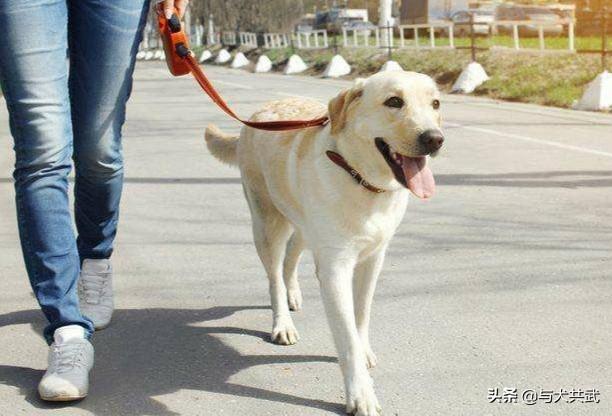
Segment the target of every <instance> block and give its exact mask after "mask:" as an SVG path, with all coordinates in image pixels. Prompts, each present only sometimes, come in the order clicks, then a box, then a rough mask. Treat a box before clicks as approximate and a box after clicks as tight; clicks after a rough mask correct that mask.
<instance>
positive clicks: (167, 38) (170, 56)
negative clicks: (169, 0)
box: [156, 3, 329, 131]
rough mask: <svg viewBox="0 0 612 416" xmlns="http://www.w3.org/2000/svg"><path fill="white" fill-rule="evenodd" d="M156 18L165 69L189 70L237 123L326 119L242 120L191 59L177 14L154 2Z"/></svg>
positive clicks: (302, 123)
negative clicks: (168, 11)
mask: <svg viewBox="0 0 612 416" xmlns="http://www.w3.org/2000/svg"><path fill="white" fill-rule="evenodd" d="M156 9H157V21H158V25H159V33H160V35H161V38H162V40H163V43H164V51H165V53H166V63H167V64H168V69H169V70H170V72H171V73H172V75H174V76H181V75H185V74H188V73H191V74H192V75H193V77H194V78H195V79H196V81H197V82H198V84H200V87H202V90H204V92H205V93H206V94H208V96H209V97H210V98H211V99H212V100H213V102H214V103H215V104H217V105H218V106H219V108H221V109H222V110H223V111H224V112H225V113H226V114H227V115H229V116H230V117H232V118H234V119H236V120H238V121H239V122H241V123H243V124H245V125H247V126H249V127H252V128H254V129H259V130H270V131H286V130H296V129H304V128H308V127H315V126H323V125H325V124H327V122H328V121H329V117H327V116H323V117H319V118H315V119H312V120H279V121H249V120H243V119H241V118H240V117H238V115H237V114H236V113H234V111H233V110H232V109H231V108H230V107H229V106H228V105H227V103H226V102H225V100H224V99H223V98H222V97H221V95H220V94H219V93H218V92H217V90H216V89H215V87H213V85H212V83H211V82H210V80H209V79H208V77H207V76H206V74H204V72H203V71H202V68H200V65H199V64H198V62H197V61H196V59H195V58H194V55H193V52H192V51H191V50H190V49H189V41H188V39H187V35H186V34H185V32H184V31H183V28H182V25H181V22H180V20H179V17H178V13H177V11H176V10H175V13H174V14H173V15H172V17H171V18H170V19H167V18H166V16H165V14H164V10H163V6H162V3H158V4H157V8H156Z"/></svg>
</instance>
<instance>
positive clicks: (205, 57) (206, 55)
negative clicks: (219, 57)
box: [200, 49, 213, 63]
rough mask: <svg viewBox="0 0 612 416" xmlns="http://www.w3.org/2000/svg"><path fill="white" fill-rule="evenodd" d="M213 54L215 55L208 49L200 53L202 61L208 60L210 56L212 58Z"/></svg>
mask: <svg viewBox="0 0 612 416" xmlns="http://www.w3.org/2000/svg"><path fill="white" fill-rule="evenodd" d="M212 56H213V54H212V52H210V51H209V50H208V49H206V50H205V51H204V52H202V54H201V55H200V63H203V62H206V61H208V60H209V59H210V58H212Z"/></svg>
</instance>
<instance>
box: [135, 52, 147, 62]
mask: <svg viewBox="0 0 612 416" xmlns="http://www.w3.org/2000/svg"><path fill="white" fill-rule="evenodd" d="M146 54H147V53H146V52H145V51H138V53H137V54H136V59H138V60H139V61H142V60H143V59H144V57H145V55H146Z"/></svg>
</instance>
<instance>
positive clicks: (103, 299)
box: [79, 259, 115, 329]
mask: <svg viewBox="0 0 612 416" xmlns="http://www.w3.org/2000/svg"><path fill="white" fill-rule="evenodd" d="M79 305H80V308H81V314H83V316H86V317H87V318H89V319H90V320H91V321H92V322H93V324H94V328H95V329H103V328H106V327H107V326H108V324H109V323H110V320H111V317H112V316H113V309H114V307H115V305H114V301H113V268H112V266H111V263H110V260H91V259H86V260H84V261H83V266H81V276H80V277H79Z"/></svg>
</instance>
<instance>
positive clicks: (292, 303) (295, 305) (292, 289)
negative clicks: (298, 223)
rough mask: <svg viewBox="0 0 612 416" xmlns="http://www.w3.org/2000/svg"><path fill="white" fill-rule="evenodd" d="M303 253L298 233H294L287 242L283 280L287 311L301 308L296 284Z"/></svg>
mask: <svg viewBox="0 0 612 416" xmlns="http://www.w3.org/2000/svg"><path fill="white" fill-rule="evenodd" d="M303 251H304V240H303V239H302V236H301V234H300V233H299V231H295V232H294V233H293V235H292V236H291V238H290V239H289V241H288V242H287V250H286V253H285V262H284V264H283V278H284V279H285V286H286V287H287V302H288V303H289V309H291V310H292V311H299V310H300V309H301V308H302V291H301V290H300V283H299V282H298V264H299V262H300V257H301V256H302V252H303Z"/></svg>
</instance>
